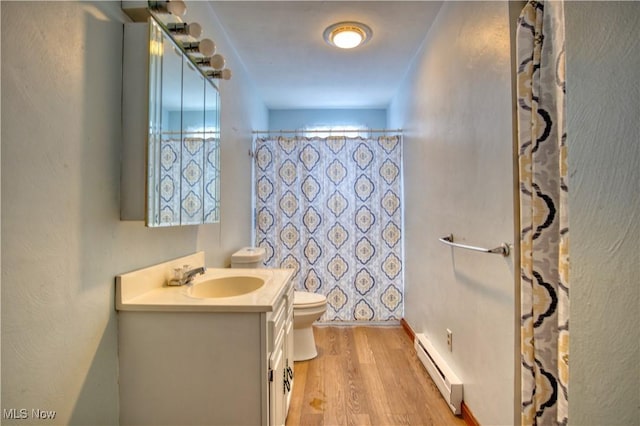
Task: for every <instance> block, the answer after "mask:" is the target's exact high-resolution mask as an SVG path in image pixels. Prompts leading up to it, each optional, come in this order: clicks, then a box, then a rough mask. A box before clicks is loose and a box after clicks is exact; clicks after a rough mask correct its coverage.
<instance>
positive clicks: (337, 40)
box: [333, 30, 362, 49]
mask: <svg viewBox="0 0 640 426" xmlns="http://www.w3.org/2000/svg"><path fill="white" fill-rule="evenodd" d="M361 42H362V34H360V33H359V32H356V31H350V30H345V31H340V32H337V33H336V34H334V36H333V44H335V45H336V46H337V47H339V48H341V49H353V48H354V47H356V46H358V45H359V44H360V43H361Z"/></svg>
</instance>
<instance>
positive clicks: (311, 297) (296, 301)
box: [293, 291, 327, 308]
mask: <svg viewBox="0 0 640 426" xmlns="http://www.w3.org/2000/svg"><path fill="white" fill-rule="evenodd" d="M325 303H327V298H326V297H325V296H323V295H322V294H317V293H311V292H308V291H294V292H293V307H294V308H295V307H296V306H304V307H307V308H311V307H314V306H322V305H324V304H325Z"/></svg>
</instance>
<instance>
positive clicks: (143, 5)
mask: <svg viewBox="0 0 640 426" xmlns="http://www.w3.org/2000/svg"><path fill="white" fill-rule="evenodd" d="M121 7H122V10H123V12H124V13H126V14H127V15H128V16H129V17H130V18H131V19H132V20H133V21H134V22H147V21H148V20H149V17H153V18H155V20H156V21H157V22H158V23H159V24H160V26H162V27H163V28H164V29H165V30H166V31H167V32H168V33H169V34H170V36H171V38H172V39H173V41H174V42H175V43H176V44H177V45H178V46H179V47H180V49H181V50H182V51H183V52H184V53H186V54H188V55H189V58H190V59H191V60H192V62H193V63H194V64H195V65H197V66H198V67H199V68H200V71H201V72H202V73H203V74H205V75H206V76H207V77H209V78H219V79H223V80H229V79H230V78H231V71H230V70H228V69H225V62H226V61H225V59H224V56H222V55H220V54H216V44H215V43H214V41H213V40H210V39H208V38H205V39H202V40H191V39H189V38H186V37H190V38H192V39H199V38H200V36H201V35H202V26H201V25H200V24H198V23H197V22H192V23H189V24H188V23H186V22H182V20H181V17H183V16H185V15H186V13H187V6H186V4H185V2H184V1H182V0H170V1H166V0H165V1H141V0H122V2H121ZM193 55H196V56H193ZM203 68H204V69H203ZM211 68H213V70H211Z"/></svg>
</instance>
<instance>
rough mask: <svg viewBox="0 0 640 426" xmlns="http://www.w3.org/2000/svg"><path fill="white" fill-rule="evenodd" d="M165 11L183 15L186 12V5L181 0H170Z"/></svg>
mask: <svg viewBox="0 0 640 426" xmlns="http://www.w3.org/2000/svg"><path fill="white" fill-rule="evenodd" d="M167 11H168V12H169V13H172V14H174V15H176V16H184V15H185V14H186V13H187V5H186V4H184V2H183V1H182V0H171V1H169V3H168V4H167Z"/></svg>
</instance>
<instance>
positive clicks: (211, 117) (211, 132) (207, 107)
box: [204, 81, 220, 223]
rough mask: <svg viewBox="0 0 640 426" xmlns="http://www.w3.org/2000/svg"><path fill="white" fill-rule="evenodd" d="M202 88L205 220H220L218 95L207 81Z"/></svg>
mask: <svg viewBox="0 0 640 426" xmlns="http://www.w3.org/2000/svg"><path fill="white" fill-rule="evenodd" d="M206 83H207V84H205V90H204V131H205V137H204V144H205V145H204V146H205V169H204V174H205V176H204V181H205V188H204V189H205V192H206V195H205V198H204V201H205V203H204V211H205V222H207V223H211V222H219V221H220V96H219V94H218V90H217V89H216V88H215V87H214V86H213V84H211V82H209V81H207V82H206Z"/></svg>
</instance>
